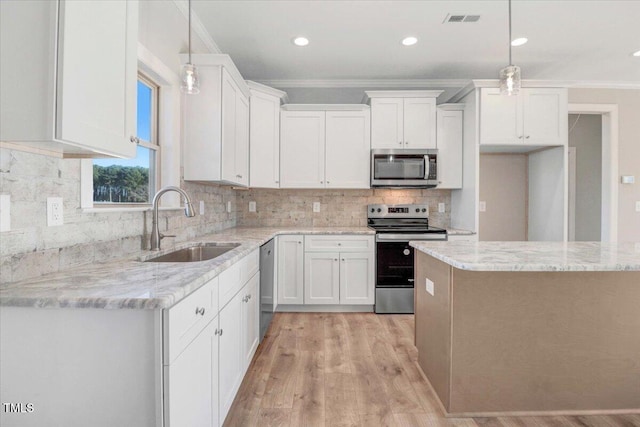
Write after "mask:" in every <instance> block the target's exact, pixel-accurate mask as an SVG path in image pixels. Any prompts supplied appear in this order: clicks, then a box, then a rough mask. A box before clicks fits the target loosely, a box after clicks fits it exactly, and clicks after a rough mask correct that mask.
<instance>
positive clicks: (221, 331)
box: [218, 328, 224, 336]
mask: <svg viewBox="0 0 640 427" xmlns="http://www.w3.org/2000/svg"><path fill="white" fill-rule="evenodd" d="M223 332H224V329H222V328H220V333H219V334H218V335H220V336H222V333H223Z"/></svg>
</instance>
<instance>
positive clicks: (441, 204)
mask: <svg viewBox="0 0 640 427" xmlns="http://www.w3.org/2000/svg"><path fill="white" fill-rule="evenodd" d="M444 211H445V209H444V203H438V212H440V213H444Z"/></svg>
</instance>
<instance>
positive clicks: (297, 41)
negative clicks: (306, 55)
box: [293, 37, 309, 46]
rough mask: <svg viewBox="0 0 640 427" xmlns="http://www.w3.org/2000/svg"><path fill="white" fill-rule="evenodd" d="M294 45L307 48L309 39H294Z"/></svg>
mask: <svg viewBox="0 0 640 427" xmlns="http://www.w3.org/2000/svg"><path fill="white" fill-rule="evenodd" d="M293 44H295V45H296V46H306V45H308V44H309V39H308V38H306V37H296V38H295V39H293Z"/></svg>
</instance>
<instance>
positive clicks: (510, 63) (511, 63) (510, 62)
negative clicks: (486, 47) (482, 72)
mask: <svg viewBox="0 0 640 427" xmlns="http://www.w3.org/2000/svg"><path fill="white" fill-rule="evenodd" d="M189 2H191V0H189ZM189 49H191V48H189ZM509 65H513V62H512V61H511V0H509Z"/></svg>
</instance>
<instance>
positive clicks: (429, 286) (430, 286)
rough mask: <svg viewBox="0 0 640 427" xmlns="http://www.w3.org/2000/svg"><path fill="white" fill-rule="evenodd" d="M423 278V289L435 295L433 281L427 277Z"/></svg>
mask: <svg viewBox="0 0 640 427" xmlns="http://www.w3.org/2000/svg"><path fill="white" fill-rule="evenodd" d="M425 280H426V283H425V290H426V291H427V293H429V295H432V296H435V285H434V283H433V282H432V281H431V280H429V279H425Z"/></svg>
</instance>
